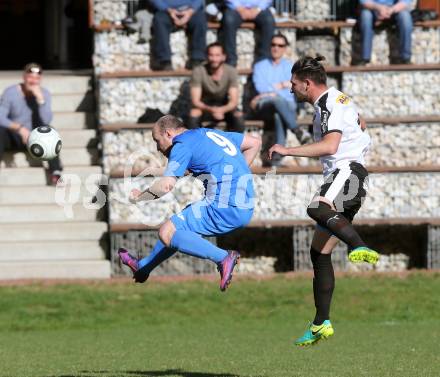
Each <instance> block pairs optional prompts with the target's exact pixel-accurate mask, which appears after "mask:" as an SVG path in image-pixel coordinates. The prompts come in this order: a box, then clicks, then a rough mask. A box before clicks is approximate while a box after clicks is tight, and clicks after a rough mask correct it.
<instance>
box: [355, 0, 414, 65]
mask: <svg viewBox="0 0 440 377" xmlns="http://www.w3.org/2000/svg"><path fill="white" fill-rule="evenodd" d="M411 3H412V1H411V0H360V4H361V7H362V10H361V16H360V29H361V34H362V57H361V60H360V61H359V62H358V64H359V65H364V64H367V63H369V62H370V60H371V50H372V46H373V35H374V31H373V28H374V24H375V21H380V22H384V21H395V22H396V23H397V27H398V29H399V54H400V58H399V60H398V61H396V62H395V63H399V64H409V63H410V62H411V34H412V29H413V22H412V18H411V13H410V6H411Z"/></svg>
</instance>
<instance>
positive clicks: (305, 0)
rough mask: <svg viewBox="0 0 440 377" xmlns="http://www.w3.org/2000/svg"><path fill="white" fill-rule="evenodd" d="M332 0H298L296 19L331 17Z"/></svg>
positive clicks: (308, 19)
mask: <svg viewBox="0 0 440 377" xmlns="http://www.w3.org/2000/svg"><path fill="white" fill-rule="evenodd" d="M330 10H331V8H330V1H322V0H297V1H296V15H295V19H297V20H298V21H315V20H320V21H322V20H328V19H330V18H331V13H330Z"/></svg>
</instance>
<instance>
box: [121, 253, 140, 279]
mask: <svg viewBox="0 0 440 377" xmlns="http://www.w3.org/2000/svg"><path fill="white" fill-rule="evenodd" d="M118 254H119V258H120V259H121V262H122V264H125V265H126V266H128V267H130V270H131V272H133V273H135V272H136V271H137V270H138V269H139V267H138V260H137V258H135V257H134V256H133V255H131V254H130V253H129V252H128V250H126V249H124V248H122V247H121V248H119V250H118Z"/></svg>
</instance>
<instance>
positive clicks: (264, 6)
mask: <svg viewBox="0 0 440 377" xmlns="http://www.w3.org/2000/svg"><path fill="white" fill-rule="evenodd" d="M225 3H226V9H225V11H224V14H223V18H222V25H221V38H222V42H223V45H224V46H225V50H226V55H227V60H226V63H228V64H230V65H232V66H234V67H235V66H237V51H236V50H237V29H238V28H239V27H240V25H241V23H242V22H243V21H248V22H254V23H255V26H256V28H257V29H258V30H259V32H260V38H259V41H258V45H257V56H256V61H259V60H261V59H264V58H268V57H270V40H271V38H272V35H273V33H274V30H275V21H274V18H273V16H272V13H271V12H270V10H269V7H270V6H271V5H272V0H260V1H259V0H226V2H225Z"/></svg>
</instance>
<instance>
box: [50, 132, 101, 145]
mask: <svg viewBox="0 0 440 377" xmlns="http://www.w3.org/2000/svg"><path fill="white" fill-rule="evenodd" d="M59 134H60V137H61V140H62V142H63V147H64V148H78V147H79V148H87V147H90V148H91V147H94V146H96V145H97V143H98V139H97V136H96V131H95V130H67V129H61V130H59Z"/></svg>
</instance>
